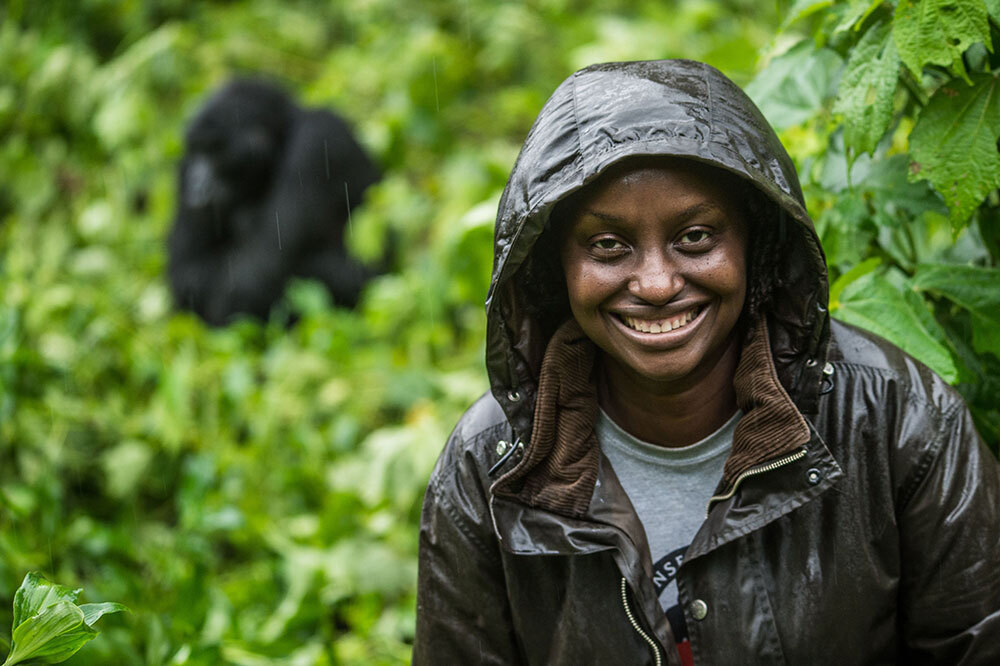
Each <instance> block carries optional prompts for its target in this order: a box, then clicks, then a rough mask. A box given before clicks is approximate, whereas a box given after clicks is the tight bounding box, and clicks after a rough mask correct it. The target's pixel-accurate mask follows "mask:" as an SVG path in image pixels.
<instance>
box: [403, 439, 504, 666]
mask: <svg viewBox="0 0 1000 666" xmlns="http://www.w3.org/2000/svg"><path fill="white" fill-rule="evenodd" d="M452 439H453V440H454V439H455V436H454V435H453V437H452ZM452 444H454V441H452V442H450V443H449V447H448V448H446V450H445V453H444V455H443V456H442V459H441V460H440V461H439V463H438V467H437V469H435V471H434V474H433V475H432V476H431V481H430V484H429V485H428V488H427V494H426V496H425V498H424V507H423V514H422V516H421V521H420V560H419V573H418V581H417V631H416V638H415V641H414V648H413V663H414V665H415V666H423V665H430V664H435V665H436V664H504V665H508V664H518V663H520V662H521V659H520V657H519V650H518V649H517V646H516V643H515V638H514V631H513V628H512V623H511V614H510V608H509V603H508V601H507V593H506V586H505V582H504V573H503V568H502V563H501V559H500V551H499V547H498V544H497V542H496V539H495V537H494V535H493V530H492V527H491V525H492V523H491V522H490V517H489V501H488V491H487V490H486V489H485V488H484V487H482V486H481V485H480V483H479V479H478V476H477V475H475V473H474V469H475V467H474V462H473V461H472V460H471V457H467V458H465V460H457V461H456V460H454V459H451V460H449V458H450V456H449V450H448V449H451V448H452ZM463 463H464V464H463Z"/></svg>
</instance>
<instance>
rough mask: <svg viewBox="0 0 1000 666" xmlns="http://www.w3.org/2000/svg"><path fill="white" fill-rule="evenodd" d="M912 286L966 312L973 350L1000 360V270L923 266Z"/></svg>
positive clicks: (975, 267) (936, 265)
mask: <svg viewBox="0 0 1000 666" xmlns="http://www.w3.org/2000/svg"><path fill="white" fill-rule="evenodd" d="M913 287H914V289H917V290H920V291H930V292H931V293H935V294H938V295H940V296H944V297H945V298H947V299H948V300H950V301H951V302H952V303H955V304H956V305H959V306H961V307H963V308H965V309H966V310H968V311H969V314H970V315H971V317H972V346H973V348H974V349H975V350H976V351H977V352H978V353H980V354H984V353H986V352H990V353H992V354H993V355H994V356H996V357H997V358H1000V269H996V268H981V267H979V266H954V265H946V264H925V265H922V266H920V267H919V269H918V270H917V274H916V275H915V276H914V278H913Z"/></svg>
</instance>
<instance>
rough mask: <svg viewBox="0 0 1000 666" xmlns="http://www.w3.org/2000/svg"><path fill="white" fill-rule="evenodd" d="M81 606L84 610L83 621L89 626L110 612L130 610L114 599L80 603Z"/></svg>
mask: <svg viewBox="0 0 1000 666" xmlns="http://www.w3.org/2000/svg"><path fill="white" fill-rule="evenodd" d="M79 608H80V610H81V611H83V623H84V624H86V625H87V626H88V627H92V626H94V623H95V622H97V621H98V620H100V619H101V618H102V617H103V616H105V615H107V614H108V613H121V612H128V606H125V605H124V604H119V603H115V602H114V601H105V602H102V603H99V604H80V606H79Z"/></svg>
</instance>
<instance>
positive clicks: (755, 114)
mask: <svg viewBox="0 0 1000 666" xmlns="http://www.w3.org/2000/svg"><path fill="white" fill-rule="evenodd" d="M639 155H673V156H682V157H688V158H691V159H695V160H699V161H702V162H705V163H708V164H711V165H714V166H716V167H719V168H722V169H726V170H728V171H730V172H732V173H735V174H737V175H738V176H740V177H742V178H744V179H747V180H749V181H750V182H752V183H753V185H754V186H756V187H757V188H758V189H759V190H760V191H761V192H763V193H764V194H765V195H766V196H767V198H768V200H769V202H770V203H771V204H773V210H772V215H771V218H772V223H774V224H782V225H785V226H786V227H787V232H788V238H789V240H790V242H791V243H792V244H793V250H792V251H789V252H785V253H782V256H780V257H776V258H775V259H776V261H781V262H782V273H783V275H784V277H785V280H784V284H783V286H780V287H779V288H778V291H777V293H776V296H775V298H774V299H773V305H772V306H770V308H769V309H768V311H767V312H766V315H765V316H762V317H761V318H760V319H758V321H757V322H756V324H755V326H754V329H753V333H752V335H748V337H747V342H746V343H745V344H744V347H743V349H742V354H741V359H740V363H739V367H738V369H737V372H736V376H735V378H734V387H735V390H736V395H737V401H738V403H739V405H740V408H741V409H742V410H743V412H744V416H743V418H742V419H741V421H740V423H739V427H738V428H737V431H736V433H735V435H734V441H733V449H732V453H731V455H730V457H729V459H728V460H727V462H726V465H725V471H724V474H723V478H722V479H721V480H720V482H719V487H718V488H717V489H716V495H715V497H713V500H712V502H711V503H710V505H709V507H708V508H707V518H706V520H705V522H704V524H703V525H702V527H701V529H700V530H699V532H698V533H697V535H696V536H695V538H694V540H693V542H692V543H691V545H690V547H689V549H688V551H687V553H686V556H685V560H684V563H683V565H682V566H681V567H680V569H679V573H678V577H677V584H678V592H679V597H680V602H681V606H682V607H683V608H684V613H685V620H686V623H687V626H688V631H689V635H690V641H691V650H692V653H693V657H694V661H695V663H701V664H751V663H752V664H891V663H905V664H922V663H928V664H929V663H939V664H1000V515H998V505H1000V472H998V465H997V463H996V460H995V459H994V458H993V457H992V455H991V454H990V453H989V452H988V451H987V450H986V449H985V448H984V446H983V444H982V442H981V440H980V439H979V437H978V435H977V434H976V432H975V430H974V428H973V425H972V423H971V420H970V417H969V413H968V411H967V409H966V407H965V405H964V404H963V403H962V401H961V399H960V398H959V397H958V395H957V394H956V393H955V392H954V391H953V390H952V389H951V388H950V387H949V386H947V385H946V384H945V383H944V382H943V381H942V380H941V379H940V378H938V377H937V376H936V375H935V374H933V373H932V372H931V371H930V370H928V369H927V368H926V367H924V366H923V365H921V364H920V363H918V362H916V361H914V360H913V359H911V358H910V357H908V356H906V355H905V354H904V353H902V352H901V351H899V350H898V349H896V348H895V347H893V346H892V345H890V344H888V343H886V342H885V341H883V340H881V339H878V338H876V337H874V336H872V335H870V334H868V333H865V332H862V331H859V330H857V329H854V328H851V327H849V326H845V325H843V324H840V323H838V322H835V321H831V320H830V318H829V316H828V313H827V310H826V306H827V291H828V290H827V279H826V270H825V263H824V258H823V253H822V250H821V248H820V246H819V242H818V239H817V237H816V234H815V231H814V230H813V226H812V223H811V221H810V219H809V216H808V214H807V213H806V211H805V209H804V207H803V200H802V195H801V192H800V189H799V185H798V180H797V177H796V175H795V171H794V168H793V166H792V163H791V161H790V160H789V158H788V156H787V154H786V153H785V150H784V149H783V148H782V146H781V144H780V143H779V141H778V139H777V137H776V136H775V134H774V132H773V131H772V130H771V129H770V127H769V126H768V124H767V122H766V121H765V120H764V118H763V117H762V116H761V114H760V112H759V111H758V110H757V109H756V107H755V106H754V105H753V104H752V103H751V102H750V100H749V99H748V98H747V97H746V95H745V94H744V93H743V92H742V91H740V90H739V89H738V88H737V87H736V86H735V85H734V84H733V83H731V82H730V81H729V80H728V79H726V78H725V77H724V76H723V75H722V74H720V73H719V72H718V71H716V70H715V69H712V68H711V67H709V66H707V65H704V64H700V63H695V62H691V61H684V60H675V61H657V62H633V63H611V64H604V65H597V66H593V67H589V68H587V69H584V70H581V71H579V72H577V73H576V74H574V75H573V76H571V77H570V78H569V79H567V80H566V81H565V82H564V83H563V84H562V85H561V86H560V87H559V88H558V89H557V90H556V91H555V93H554V94H553V96H552V97H551V99H550V100H549V101H548V103H547V104H546V105H545V107H544V108H543V110H542V111H541V114H540V115H539V117H538V119H537V121H536V122H535V125H534V126H533V127H532V129H531V132H530V133H529V135H528V137H527V139H526V140H525V143H524V146H523V148H522V151H521V154H520V156H519V158H518V160H517V163H516V164H515V166H514V169H513V172H512V173H511V176H510V179H509V181H508V184H507V188H506V190H505V192H504V196H503V198H502V200H501V203H500V209H499V212H498V216H497V225H496V234H495V262H494V274H493V282H492V286H491V289H490V294H489V297H488V302H487V316H488V333H487V354H486V356H487V368H488V371H489V375H490V382H491V387H492V390H491V392H490V394H488V395H487V396H484V397H483V398H482V399H480V400H479V401H478V402H477V403H476V404H475V405H473V406H472V407H471V408H470V409H469V410H468V412H467V413H466V414H465V416H464V417H463V418H462V419H461V421H460V422H459V424H458V425H457V427H456V429H455V431H454V433H453V434H452V436H451V438H450V439H449V441H448V443H447V445H446V447H445V449H444V451H443V453H442V454H441V458H440V460H439V461H438V464H437V466H436V468H435V470H434V472H433V475H432V477H431V480H430V483H429V486H428V490H427V495H426V500H425V504H424V511H423V517H422V525H421V533H420V573H419V592H418V605H417V633H416V641H415V646H414V663H415V664H418V665H423V664H538V665H554V664H574V665H575V664H679V663H680V658H679V655H678V651H677V649H676V647H675V642H674V639H673V636H672V635H671V630H670V626H669V624H668V622H667V619H666V616H665V614H664V613H663V611H662V610H661V607H660V605H659V602H658V600H657V595H656V592H655V590H654V586H653V582H652V579H651V574H652V565H651V561H650V555H649V549H648V546H647V545H646V539H645V535H644V532H643V529H642V525H641V524H640V522H639V520H638V518H637V516H636V513H635V511H634V509H633V508H632V505H631V503H630V502H629V499H628V496H627V495H626V494H625V492H624V491H623V489H622V487H621V484H620V483H619V482H618V479H617V478H616V477H615V475H614V470H613V469H611V466H610V464H609V463H608V461H607V459H606V458H604V457H603V455H602V454H601V452H600V447H599V445H598V443H597V441H596V438H595V436H594V432H593V423H594V417H595V414H596V410H597V399H596V389H595V387H594V383H593V381H591V375H590V372H591V369H592V367H593V363H594V359H595V348H594V346H593V344H592V343H590V342H589V341H588V340H587V339H586V337H585V336H584V335H583V334H582V332H581V331H580V329H579V328H578V327H577V326H576V325H575V324H574V323H573V322H569V323H567V324H566V325H564V326H562V327H561V328H559V329H558V331H557V332H556V333H555V334H554V335H552V336H551V337H549V338H547V337H546V335H545V333H544V330H543V327H542V326H540V325H539V322H537V321H535V320H534V319H532V317H531V316H530V315H529V314H528V313H527V309H526V308H525V306H524V293H523V289H521V287H520V285H519V280H518V277H519V273H518V268H519V267H520V266H521V265H522V264H523V262H524V261H525V259H526V257H527V255H528V253H529V251H530V250H531V248H532V246H533V245H534V243H535V241H536V239H537V238H538V236H539V234H540V233H542V232H543V231H544V229H545V225H546V222H547V220H548V217H549V214H550V212H551V211H552V208H553V206H554V205H555V204H556V203H557V202H558V201H559V200H561V199H563V198H565V197H566V196H567V195H569V194H570V193H572V192H574V191H576V190H578V189H579V188H581V187H583V186H584V185H586V184H587V183H589V182H591V181H593V180H594V179H595V178H597V177H598V176H599V175H600V174H601V173H602V172H603V171H604V170H606V169H607V168H608V166H609V165H611V164H613V163H615V162H618V161H620V160H622V159H625V158H628V157H631V156H639ZM663 520H670V514H669V508H665V511H664V515H663Z"/></svg>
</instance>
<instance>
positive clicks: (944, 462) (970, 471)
mask: <svg viewBox="0 0 1000 666" xmlns="http://www.w3.org/2000/svg"><path fill="white" fill-rule="evenodd" d="M943 423H944V426H943V427H942V428H941V430H940V431H939V432H938V433H937V439H938V442H937V446H934V447H932V448H931V449H930V450H929V451H927V453H926V454H925V456H924V458H923V459H922V460H920V461H919V462H918V464H917V467H916V471H915V473H914V474H913V478H912V479H911V480H910V482H909V484H908V485H909V489H908V490H907V494H906V498H905V500H904V503H903V504H902V508H901V509H900V510H898V511H899V521H900V533H901V539H902V543H901V544H900V548H901V551H902V552H903V553H904V556H903V560H902V572H901V577H902V580H901V585H900V589H901V590H902V592H901V594H900V622H901V624H900V631H901V636H902V639H903V642H902V645H901V648H902V652H903V654H901V655H900V656H901V659H900V662H901V663H911V664H969V665H972V664H977V665H978V664H1000V466H998V464H997V460H996V458H995V457H994V456H993V454H992V453H990V452H989V451H988V450H987V449H986V447H985V446H984V444H983V442H982V440H981V439H980V438H979V435H978V434H977V433H976V430H975V428H974V426H973V424H972V419H971V417H970V415H969V412H968V410H967V409H966V407H965V405H963V404H961V403H959V404H958V405H956V406H955V407H954V409H952V410H951V412H950V413H949V414H947V415H946V416H945V418H944V419H943ZM928 434H929V435H930V434H931V433H928Z"/></svg>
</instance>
